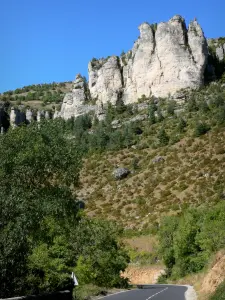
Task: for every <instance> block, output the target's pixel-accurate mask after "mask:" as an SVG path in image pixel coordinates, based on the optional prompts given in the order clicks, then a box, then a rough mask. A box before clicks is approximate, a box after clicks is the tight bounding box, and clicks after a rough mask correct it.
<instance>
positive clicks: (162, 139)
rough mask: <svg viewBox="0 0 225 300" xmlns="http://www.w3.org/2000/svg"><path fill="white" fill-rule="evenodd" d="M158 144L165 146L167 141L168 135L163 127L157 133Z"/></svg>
mask: <svg viewBox="0 0 225 300" xmlns="http://www.w3.org/2000/svg"><path fill="white" fill-rule="evenodd" d="M157 138H158V141H159V144H160V145H161V146H166V145H168V143H169V140H170V139H169V136H168V135H167V133H166V131H165V129H164V128H163V127H162V128H161V129H160V131H159V133H158V135H157Z"/></svg>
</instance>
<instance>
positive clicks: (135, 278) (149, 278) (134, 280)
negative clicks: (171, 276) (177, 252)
mask: <svg viewBox="0 0 225 300" xmlns="http://www.w3.org/2000/svg"><path fill="white" fill-rule="evenodd" d="M162 273H164V269H163V268H162V267H161V266H146V267H144V266H143V267H141V266H132V265H131V266H129V267H128V268H127V269H126V271H125V272H124V273H123V274H122V276H123V277H127V278H129V280H130V283H131V284H154V283H157V279H158V277H159V276H160V275H161V274H162Z"/></svg>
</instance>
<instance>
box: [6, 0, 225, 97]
mask: <svg viewBox="0 0 225 300" xmlns="http://www.w3.org/2000/svg"><path fill="white" fill-rule="evenodd" d="M0 11H1V17H0V38H1V46H0V93H1V92H4V91H6V90H10V89H15V88H18V87H23V86H25V85H29V84H38V83H49V82H53V81H55V82H60V81H69V80H73V79H74V78H75V75H76V74H77V73H82V74H83V75H85V76H87V65H88V61H89V60H91V59H92V58H93V57H96V58H99V57H104V56H108V55H120V53H121V52H122V50H124V51H127V50H129V49H131V48H132V46H133V42H134V41H135V40H136V39H137V37H138V35H139V32H138V29H137V27H138V25H140V24H141V23H142V22H145V21H147V22H149V23H158V22H162V21H168V20H169V19H170V18H171V17H172V16H174V15H175V14H180V15H182V16H183V17H184V18H185V19H186V23H187V24H188V23H189V21H190V20H192V19H194V18H195V17H197V19H198V21H199V23H200V24H201V26H202V27H203V30H204V32H205V35H206V37H219V36H225V18H224V11H225V1H224V0H214V1H211V0H204V1H203V0H195V1H193V0H188V1H180V0H170V1H168V0H158V1H157V0H153V1H151V0H129V1H127V0H104V1H103V0H86V1H82V0H79V1H78V0H54V1H53V0H0Z"/></svg>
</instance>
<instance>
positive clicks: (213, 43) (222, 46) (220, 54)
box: [207, 38, 225, 61]
mask: <svg viewBox="0 0 225 300" xmlns="http://www.w3.org/2000/svg"><path fill="white" fill-rule="evenodd" d="M207 42H208V45H209V47H210V48H211V49H210V50H211V51H212V52H214V53H215V54H216V56H217V58H218V60H219V61H223V60H224V59H225V38H218V39H208V40H207Z"/></svg>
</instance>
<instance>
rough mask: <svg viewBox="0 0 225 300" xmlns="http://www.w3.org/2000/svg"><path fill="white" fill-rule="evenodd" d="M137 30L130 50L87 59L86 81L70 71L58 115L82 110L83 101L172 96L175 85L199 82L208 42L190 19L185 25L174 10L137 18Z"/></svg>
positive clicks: (67, 115) (86, 108)
mask: <svg viewBox="0 0 225 300" xmlns="http://www.w3.org/2000/svg"><path fill="white" fill-rule="evenodd" d="M139 30H140V37H139V38H138V40H137V41H136V42H135V43H134V46H133V48H132V50H130V51H128V52H127V53H123V54H122V55H121V57H120V58H119V57H117V56H111V57H108V58H106V59H103V58H102V59H99V60H97V59H92V61H91V62H90V63H89V65H88V72H89V83H88V86H87V84H86V82H85V81H84V79H83V77H82V76H80V75H78V76H77V77H76V80H75V82H74V86H73V90H72V91H71V93H68V94H67V95H66V96H65V98H64V101H63V105H62V109H61V116H62V117H63V118H64V119H69V118H70V117H72V116H78V115H81V114H83V113H86V112H88V111H89V109H90V107H89V106H88V105H87V106H86V104H87V102H88V101H92V102H93V101H95V102H96V104H97V106H98V107H102V106H106V104H107V103H108V102H110V103H111V104H113V105H115V104H116V103H117V101H118V100H123V102H124V103H125V104H129V103H135V102H137V101H138V98H142V97H143V95H145V97H150V96H156V97H167V96H168V95H171V96H173V95H175V94H176V92H177V91H179V90H180V89H186V88H198V87H200V86H201V85H203V84H204V71H205V68H206V64H207V56H208V48H207V42H206V39H205V37H204V33H203V31H202V29H201V27H200V25H199V24H198V22H197V21H196V20H194V21H193V22H191V23H190V24H189V26H188V28H187V27H186V24H185V21H184V19H183V18H182V17H181V16H178V15H177V16H174V17H173V18H172V19H170V20H169V21H168V22H162V23H159V24H158V25H157V24H155V25H150V24H148V23H143V24H141V25H140V27H139ZM95 108H96V107H92V109H95ZM97 114H98V113H97ZM99 116H101V117H102V114H99Z"/></svg>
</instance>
